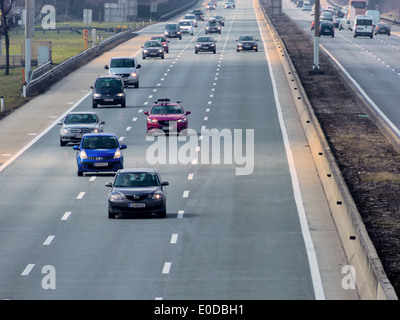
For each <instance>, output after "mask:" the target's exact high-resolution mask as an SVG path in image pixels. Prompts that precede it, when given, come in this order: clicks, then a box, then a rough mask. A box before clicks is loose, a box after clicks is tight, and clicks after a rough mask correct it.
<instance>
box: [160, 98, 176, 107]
mask: <svg viewBox="0 0 400 320" xmlns="http://www.w3.org/2000/svg"><path fill="white" fill-rule="evenodd" d="M154 105H164V106H166V105H181V101H179V100H178V101H176V102H171V99H168V98H164V99H158V100H157V101H154Z"/></svg>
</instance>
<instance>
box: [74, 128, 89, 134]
mask: <svg viewBox="0 0 400 320" xmlns="http://www.w3.org/2000/svg"><path fill="white" fill-rule="evenodd" d="M92 131H93V129H90V128H82V129H79V128H73V129H69V132H70V133H90V132H92Z"/></svg>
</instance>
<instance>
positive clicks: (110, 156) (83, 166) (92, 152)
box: [73, 133, 127, 176]
mask: <svg viewBox="0 0 400 320" xmlns="http://www.w3.org/2000/svg"><path fill="white" fill-rule="evenodd" d="M126 148H127V147H126V145H120V144H119V141H118V138H117V136H116V135H115V134H114V133H87V134H85V135H83V137H82V140H81V143H80V144H79V145H75V146H74V147H73V149H74V150H76V162H77V166H78V170H77V174H78V176H83V174H84V173H86V172H89V173H90V172H93V173H95V172H110V171H111V172H117V171H118V170H119V169H123V168H124V157H123V154H122V150H124V149H126Z"/></svg>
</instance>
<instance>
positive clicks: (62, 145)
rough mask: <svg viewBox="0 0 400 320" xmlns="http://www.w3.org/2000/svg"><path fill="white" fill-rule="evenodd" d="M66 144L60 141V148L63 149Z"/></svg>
mask: <svg viewBox="0 0 400 320" xmlns="http://www.w3.org/2000/svg"><path fill="white" fill-rule="evenodd" d="M67 143H68V142H64V141H62V140H61V139H60V146H61V147H65V146H66V145H67Z"/></svg>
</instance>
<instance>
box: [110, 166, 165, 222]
mask: <svg viewBox="0 0 400 320" xmlns="http://www.w3.org/2000/svg"><path fill="white" fill-rule="evenodd" d="M168 185H169V183H168V181H162V180H161V176H160V173H159V172H158V170H156V169H140V168H137V169H123V170H122V169H121V170H118V171H117V173H116V174H115V178H114V181H113V182H108V183H106V187H110V188H111V189H110V192H109V194H108V218H109V219H114V218H115V217H116V216H117V215H119V214H144V213H145V214H157V215H159V216H160V217H161V218H165V217H166V216H167V192H166V190H165V187H166V186H168Z"/></svg>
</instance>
